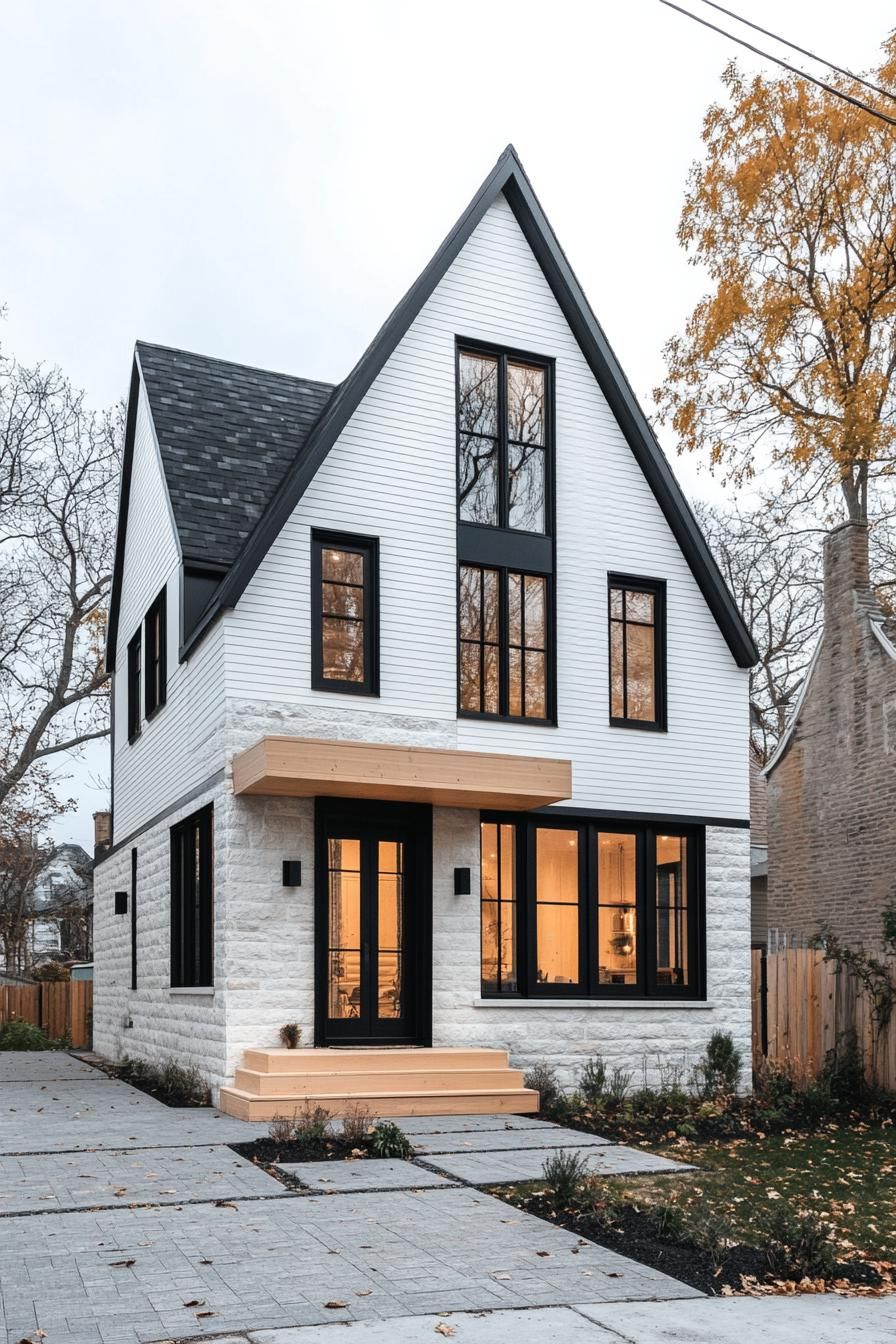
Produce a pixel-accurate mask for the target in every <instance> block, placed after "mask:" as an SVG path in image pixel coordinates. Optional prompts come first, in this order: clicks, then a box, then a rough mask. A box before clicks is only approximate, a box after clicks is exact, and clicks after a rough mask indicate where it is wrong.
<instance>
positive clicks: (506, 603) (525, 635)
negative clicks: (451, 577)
mask: <svg viewBox="0 0 896 1344" xmlns="http://www.w3.org/2000/svg"><path fill="white" fill-rule="evenodd" d="M549 598H550V580H549V579H548V578H547V576H545V575H543V574H518V573H515V572H514V571H512V570H504V569H495V568H491V567H489V566H485V565H461V567H460V581H459V596H458V639H459V662H460V666H459V673H458V707H459V709H460V710H461V711H462V712H463V713H465V714H490V715H494V716H501V717H503V718H512V719H536V720H541V721H545V720H549V719H550V717H551V713H552V709H551V701H552V686H551V682H552V667H551V663H550V657H549V653H550V650H549V631H550V611H549Z"/></svg>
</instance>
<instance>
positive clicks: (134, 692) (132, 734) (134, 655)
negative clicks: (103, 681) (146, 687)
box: [127, 629, 143, 742]
mask: <svg viewBox="0 0 896 1344" xmlns="http://www.w3.org/2000/svg"><path fill="white" fill-rule="evenodd" d="M142 633H143V632H142V631H141V630H139V629H138V631H137V633H136V634H135V635H134V636H133V638H132V639H131V641H130V643H129V644H128V683H127V694H128V741H129V742H133V741H134V739H135V738H137V737H139V736H140V726H141V723H142V714H141V708H140V685H141V680H142V677H141V670H140V661H141V636H142Z"/></svg>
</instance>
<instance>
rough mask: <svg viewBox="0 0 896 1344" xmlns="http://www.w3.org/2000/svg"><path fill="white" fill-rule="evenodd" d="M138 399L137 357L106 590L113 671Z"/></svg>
mask: <svg viewBox="0 0 896 1344" xmlns="http://www.w3.org/2000/svg"><path fill="white" fill-rule="evenodd" d="M139 400H140V367H139V365H138V363H137V357H136V355H135V356H134V362H133V364H132V365H131V386H130V390H129V392H128V409H127V414H126V416H125V425H124V453H123V456H122V462H121V487H120V490H119V495H118V526H117V528H116V531H115V560H114V563H113V566H112V589H111V592H110V594H109V626H108V630H107V632H106V671H107V672H114V671H115V649H116V646H117V643H118V614H119V609H120V606H121V584H122V580H123V578H124V543H125V537H126V536H127V530H128V505H129V503H130V499H131V474H132V472H133V468H134V433H135V431H136V428H137V403H138V401H139Z"/></svg>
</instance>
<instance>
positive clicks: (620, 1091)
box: [607, 1065, 632, 1106]
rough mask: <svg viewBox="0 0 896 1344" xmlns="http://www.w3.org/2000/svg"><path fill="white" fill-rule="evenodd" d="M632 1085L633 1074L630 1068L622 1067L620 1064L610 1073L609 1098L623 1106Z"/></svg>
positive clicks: (616, 1104) (614, 1103)
mask: <svg viewBox="0 0 896 1344" xmlns="http://www.w3.org/2000/svg"><path fill="white" fill-rule="evenodd" d="M631 1085H632V1074H631V1071H630V1070H629V1069H621V1068H620V1067H619V1066H618V1065H617V1066H616V1068H615V1069H614V1070H613V1072H612V1073H611V1074H610V1078H609V1081H608V1083H607V1099H608V1101H611V1102H612V1103H613V1105H614V1106H621V1105H622V1103H623V1102H624V1101H625V1099H626V1097H627V1096H628V1094H629V1091H630V1089H631Z"/></svg>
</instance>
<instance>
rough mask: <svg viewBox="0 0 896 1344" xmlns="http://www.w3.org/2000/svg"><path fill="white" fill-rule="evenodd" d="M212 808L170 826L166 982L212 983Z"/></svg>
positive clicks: (187, 985) (191, 985) (186, 985)
mask: <svg viewBox="0 0 896 1344" xmlns="http://www.w3.org/2000/svg"><path fill="white" fill-rule="evenodd" d="M213 836H214V812H213V810H212V808H211V807H204V808H203V809H202V810H201V811H200V812H195V813H194V814H193V816H191V817H188V818H187V819H186V821H182V822H180V823H179V825H177V826H172V828H171V984H172V986H173V987H175V988H194V987H202V988H205V987H207V986H210V985H212V984H213V983H214V845H213Z"/></svg>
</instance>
